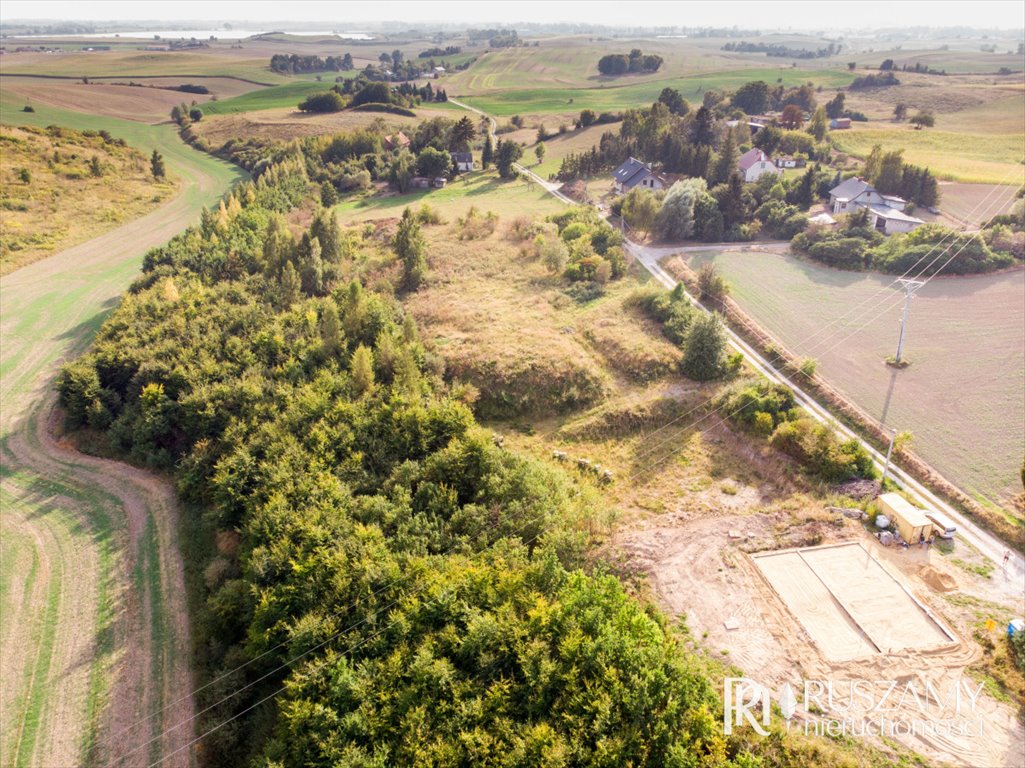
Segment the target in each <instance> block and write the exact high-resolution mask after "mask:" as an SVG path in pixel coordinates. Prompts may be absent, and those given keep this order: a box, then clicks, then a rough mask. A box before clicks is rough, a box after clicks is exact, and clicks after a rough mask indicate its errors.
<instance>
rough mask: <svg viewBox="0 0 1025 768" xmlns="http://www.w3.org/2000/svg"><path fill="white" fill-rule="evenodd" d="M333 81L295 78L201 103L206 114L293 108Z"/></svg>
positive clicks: (330, 84) (326, 88) (327, 86)
mask: <svg viewBox="0 0 1025 768" xmlns="http://www.w3.org/2000/svg"><path fill="white" fill-rule="evenodd" d="M333 84H334V83H333V82H321V83H318V82H317V81H315V80H295V81H293V82H290V83H286V84H284V85H275V86H272V87H271V88H262V89H260V90H258V91H250V92H249V93H244V94H242V95H241V96H235V97H234V98H231V99H223V100H221V101H210V102H207V103H206V104H204V105H203V112H204V113H205V114H208V115H229V114H233V113H236V112H256V111H259V110H263V109H283V108H286V107H290V108H292V109H295V108H296V107H298V106H299V102H301V101H302V100H303V99H305V98H306V97H307V96H309V95H310V94H311V93H317V92H319V91H326V90H328V89H330V88H331V86H332V85H333Z"/></svg>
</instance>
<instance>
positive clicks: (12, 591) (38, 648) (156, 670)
mask: <svg viewBox="0 0 1025 768" xmlns="http://www.w3.org/2000/svg"><path fill="white" fill-rule="evenodd" d="M169 138H173V142H172V141H169ZM154 141H155V143H156V146H159V148H160V151H161V152H162V153H163V154H164V155H165V157H166V158H167V160H168V164H169V166H170V167H171V169H172V170H173V171H174V172H175V173H176V174H177V175H178V176H179V177H181V178H182V180H183V184H182V189H181V193H180V194H179V195H178V196H177V197H176V198H174V199H173V200H171V201H170V202H168V203H167V204H165V205H164V206H163V207H161V208H160V209H158V210H157V211H155V212H153V213H151V214H148V215H147V216H144V217H142V218H140V219H136V220H135V221H133V222H130V223H128V224H126V225H124V226H123V227H120V228H119V229H117V230H114V231H112V232H108V233H106V234H104V235H102V236H100V237H98V238H95V239H94V240H91V241H89V242H87V243H82V244H80V245H77V246H74V247H72V248H68V249H66V250H65V251H62V252H60V253H58V254H55V255H53V256H51V257H49V258H48V259H45V260H43V261H39V262H35V263H33V264H30V265H28V266H26V267H24V268H22V269H20V270H17V271H15V272H12V273H11V274H9V275H6V276H4V278H3V279H2V280H0V307H2V315H0V404H2V408H0V469H2V473H0V480H2V488H0V493H2V494H3V502H4V504H3V509H2V510H0V512H2V517H3V526H4V529H5V530H6V529H7V528H8V527H10V528H11V529H12V530H13V529H16V530H17V531H18V536H19V537H20V539H21V540H22V541H25V542H31V543H32V556H33V558H35V560H34V561H33V560H32V559H31V558H29V560H28V561H27V562H35V563H36V567H35V568H34V569H33V568H31V567H30V568H29V570H28V572H26V573H23V574H22V573H17V572H16V571H15V570H12V569H8V568H6V564H4V568H3V569H0V572H3V573H5V574H7V573H10V574H11V576H10V586H9V587H5V589H8V592H7V593H5V594H6V595H7V596H6V597H5V606H6V605H7V604H10V603H11V602H12V601H14V600H18V601H19V607H18V609H17V617H16V621H15V626H14V627H13V628H12V627H8V626H7V621H6V617H5V621H4V625H5V626H4V630H3V632H2V633H0V661H2V665H3V666H2V671H3V680H4V685H3V686H2V688H3V692H2V694H0V764H2V765H4V766H8V765H14V766H21V765H27V766H39V765H61V766H63V765H81V764H83V763H85V764H93V765H110V764H117V765H124V766H145V765H147V764H148V763H149V762H151V761H152V760H153V759H155V758H156V757H159V756H161V755H163V754H167V753H169V752H171V751H173V750H175V749H177V748H178V747H179V746H182V745H184V744H185V743H187V742H188V740H189V739H191V738H192V735H193V733H192V729H191V727H183V728H180V729H177V730H175V731H173V732H171V733H170V734H167V735H166V736H164V737H162V738H161V739H160V740H159V741H158V742H157V743H156V744H155V745H154V747H153V749H152V750H149V751H148V750H138V751H137V752H135V753H133V754H132V755H130V759H128V760H124V761H122V760H121V759H120V758H121V757H122V756H124V755H125V753H126V752H128V750H130V749H131V748H133V747H135V746H136V745H138V744H140V743H144V742H146V741H147V740H149V739H150V738H151V737H152V736H154V735H157V734H159V733H161V731H163V730H164V729H165V728H166V727H168V726H169V725H171V724H173V723H177V722H180V721H183V720H187V719H188V718H189V717H190V716H191V715H192V713H193V712H194V704H193V701H192V699H191V697H190V695H189V692H190V691H191V689H192V681H191V673H190V666H189V665H190V661H191V653H190V648H191V645H190V638H189V629H188V606H187V604H186V593H185V583H184V571H183V566H182V560H181V553H180V550H179V547H178V541H177V534H178V507H177V504H176V499H175V495H174V491H173V488H172V487H171V485H170V484H169V483H168V482H167V481H166V480H165V479H162V478H160V477H157V476H155V475H152V474H150V473H147V472H145V471H143V470H140V469H136V468H133V467H129V466H127V465H125V464H121V463H119V462H114V461H109V460H105V459H99V458H95V457H90V456H84V455H82V454H79V453H77V452H76V451H74V450H72V449H71V448H70V447H68V446H66V445H63V444H60V443H58V442H57V440H56V439H55V437H54V427H55V425H56V423H57V414H56V411H55V408H54V403H55V396H54V393H53V379H54V375H55V373H56V371H57V370H58V368H59V366H60V364H61V363H62V362H63V361H65V360H67V359H70V358H73V357H74V356H76V355H78V354H80V353H81V352H82V351H83V350H84V349H85V348H86V347H87V346H88V344H89V343H90V341H91V340H92V337H93V335H94V334H95V331H96V330H97V329H98V327H99V325H100V324H101V323H102V321H103V318H104V317H105V315H106V313H107V312H108V311H109V310H110V309H111V308H112V307H113V306H114V305H115V303H116V301H117V298H118V296H119V295H120V294H121V292H122V291H123V290H124V289H125V288H126V287H127V285H128V284H129V283H130V282H131V280H132V279H133V278H134V276H135V275H136V274H137V272H138V267H139V264H140V261H141V257H142V255H143V253H144V252H145V251H146V250H147V249H148V248H150V247H152V246H155V245H159V244H160V243H163V242H165V241H166V240H168V239H169V238H170V237H172V236H173V235H175V234H177V233H178V232H179V231H181V230H182V229H184V228H185V227H186V226H187V225H188V224H190V223H192V222H193V221H194V220H195V219H196V218H197V216H198V213H199V209H200V208H201V207H202V206H203V205H210V204H212V203H215V202H216V200H217V199H218V198H219V197H220V196H221V195H222V194H223V193H224V192H226V191H227V189H228V188H230V186H231V184H232V183H233V182H234V181H236V180H237V179H238V178H239V177H240V172H238V171H237V170H236V169H233V168H231V167H229V166H227V165H226V164H215V163H212V162H211V161H210V160H209V159H208V158H205V157H203V156H201V155H200V154H199V153H198V152H196V151H195V150H193V149H191V148H189V147H186V146H185V145H183V144H181V143H180V142H179V141H178V139H177V137H175V136H174V135H173V133H168V132H166V131H165V132H161V133H159V134H158V133H154ZM21 559H22V560H25V559H26V558H25V557H24V556H21ZM5 578H6V577H5ZM172 703H173V704H172ZM168 704H172V706H170V707H168V708H167V709H166V711H164V712H161V713H160V715H159V716H154V717H152V718H150V719H146V720H145V721H144V722H142V723H139V721H140V720H142V719H144V718H146V717H147V716H148V715H150V714H152V713H156V712H157V711H158V710H161V709H162V708H163V707H165V706H166V705H168ZM191 762H192V759H191V755H190V752H189V751H188V750H183V751H182V752H181V753H179V754H178V755H176V756H175V757H174V758H173V759H170V760H168V761H167V763H166V765H173V766H182V767H183V768H184V767H186V766H189V765H190V764H191Z"/></svg>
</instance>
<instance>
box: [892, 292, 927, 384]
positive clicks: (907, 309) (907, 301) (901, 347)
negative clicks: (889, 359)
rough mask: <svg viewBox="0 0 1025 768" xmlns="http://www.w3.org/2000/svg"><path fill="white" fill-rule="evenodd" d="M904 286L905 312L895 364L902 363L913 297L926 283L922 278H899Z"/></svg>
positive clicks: (901, 321) (901, 323) (901, 322)
mask: <svg viewBox="0 0 1025 768" xmlns="http://www.w3.org/2000/svg"><path fill="white" fill-rule="evenodd" d="M897 282H898V283H900V284H901V285H902V286H903V287H904V314H903V316H902V317H901V319H900V336H899V337H898V339H897V357H896V358H895V359H894V361H893V362H894V364H896V365H900V355H901V352H903V351H904V333H905V331H906V330H907V326H908V313H910V311H911V299H913V298H914V297H915V291H917V290H918V289H919V288H921V287H922V286H923V285H925V282H924V281H922V280H910V279H908V278H905V277H902V278H900V279H899V280H897Z"/></svg>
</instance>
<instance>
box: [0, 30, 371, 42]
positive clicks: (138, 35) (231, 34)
mask: <svg viewBox="0 0 1025 768" xmlns="http://www.w3.org/2000/svg"><path fill="white" fill-rule="evenodd" d="M271 32H283V33H284V34H287V35H315V36H317V37H337V38H339V39H342V40H373V39H374V38H373V37H372V36H371V35H368V34H367V33H365V32H329V31H327V30H298V31H296V30H281V29H279V30H273V29H264V30H255V29H154V30H128V31H123V32H93V33H90V34H77V35H11V36H10V37H16V38H17V39H19V40H56V39H58V38H60V39H69V38H89V39H92V38H104V39H111V38H121V37H124V38H131V39H140V40H151V39H153V38H154V37H155V36H159V37H160V39H162V40H180V39H185V40H190V39H192V38H193V37H194V38H196V39H197V40H209V39H210V38H211V37H216V38H217V39H218V40H242V39H244V38H247V37H253V36H254V35H266V34H269V33H271Z"/></svg>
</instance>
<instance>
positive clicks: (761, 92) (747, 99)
mask: <svg viewBox="0 0 1025 768" xmlns="http://www.w3.org/2000/svg"><path fill="white" fill-rule="evenodd" d="M730 101H731V103H732V104H733V106H735V107H737V108H738V109H742V110H743V111H744V112H746V113H747V114H749V115H760V114H762V113H763V112H765V111H766V110H767V109H768V108H769V84H768V83H766V82H765V81H764V80H754V81H752V82H750V83H744V85H742V86H740V88H738V89H737V92H736V93H734V94H733V96H732V97H731V99H730Z"/></svg>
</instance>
